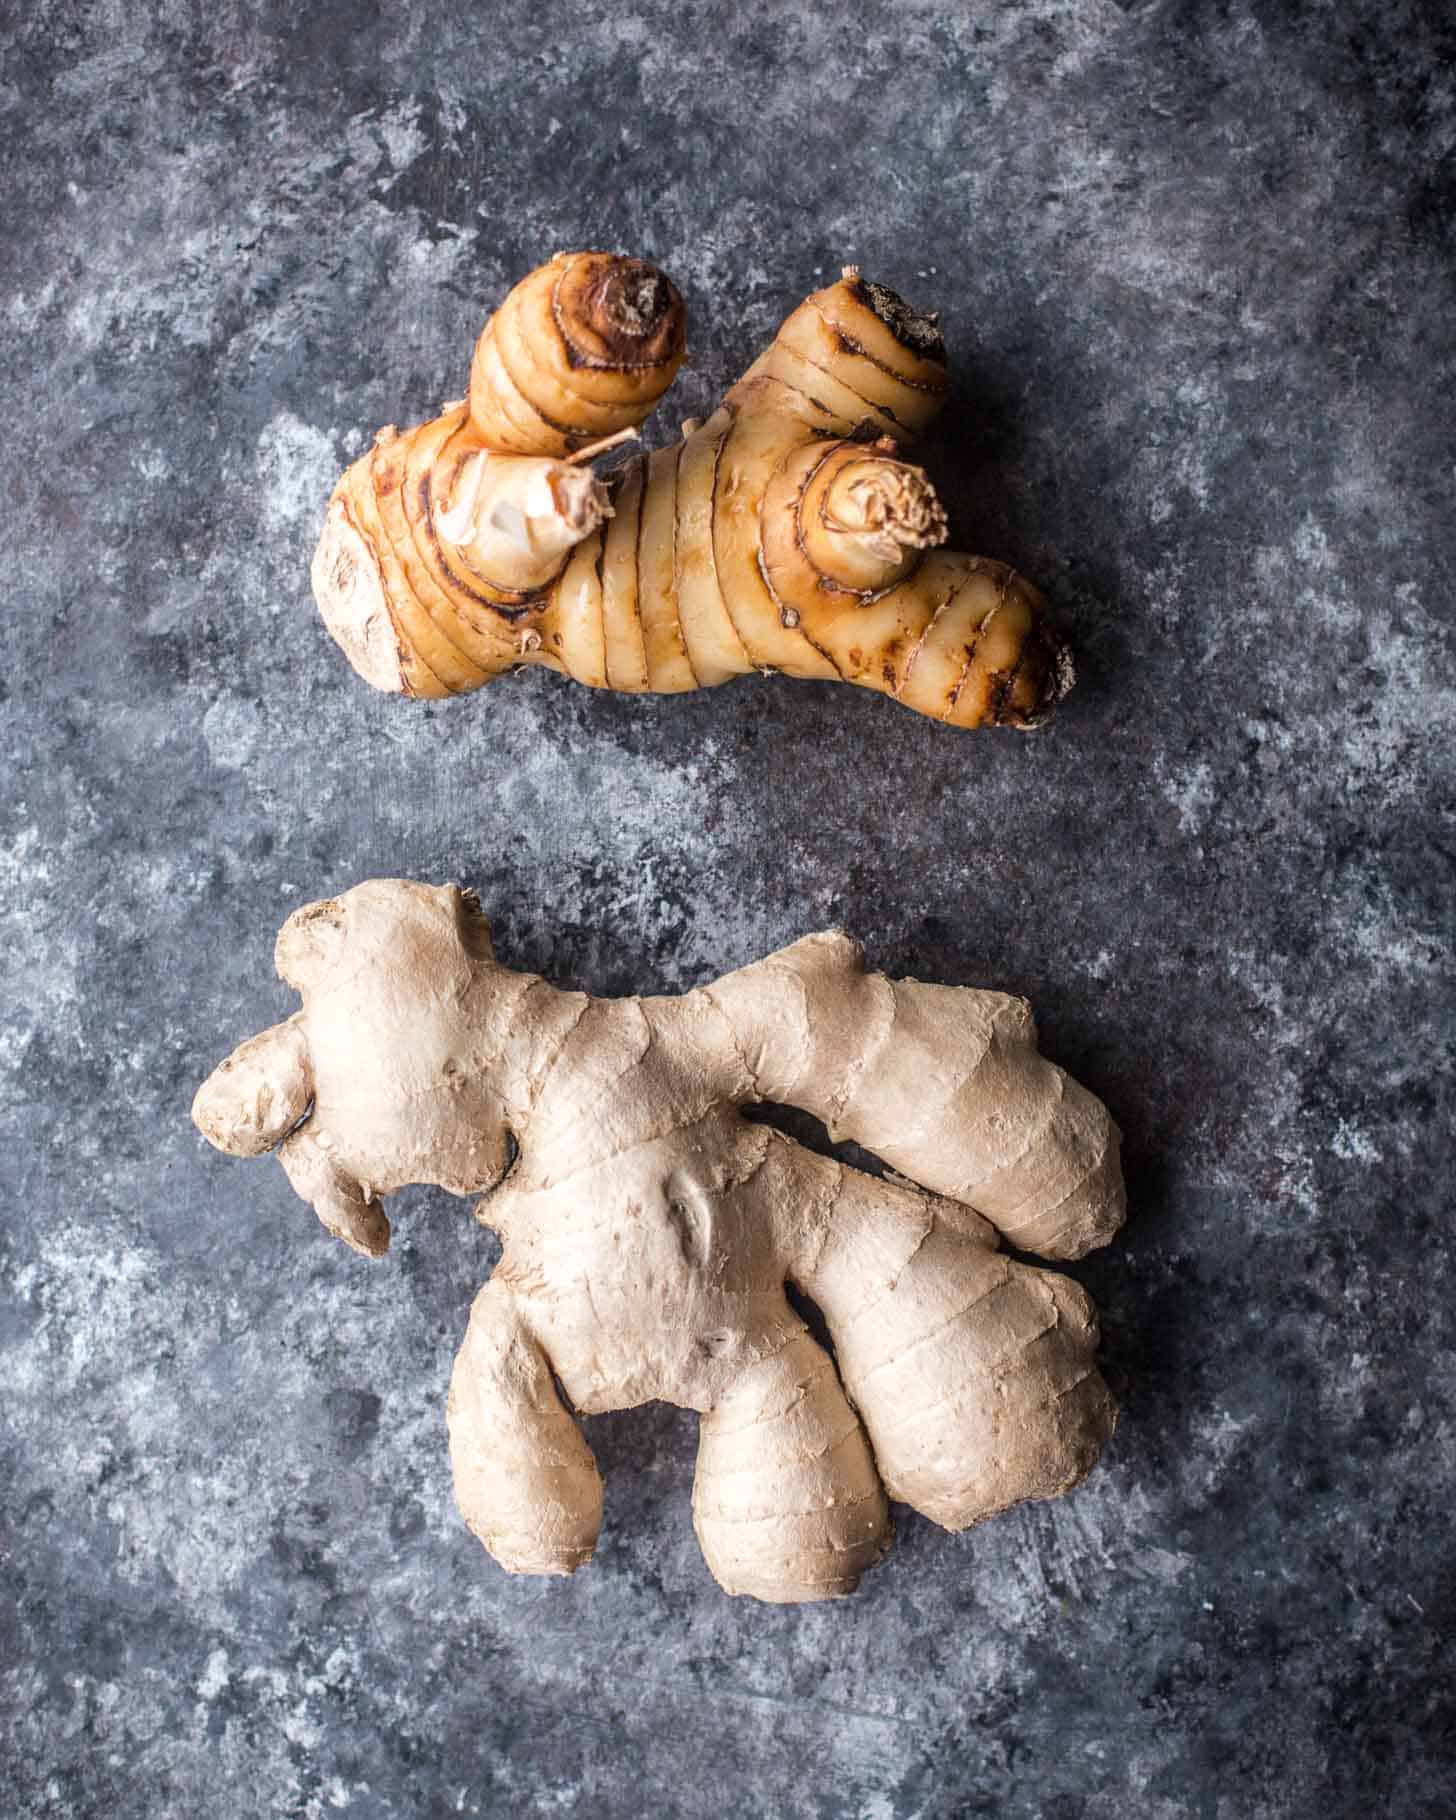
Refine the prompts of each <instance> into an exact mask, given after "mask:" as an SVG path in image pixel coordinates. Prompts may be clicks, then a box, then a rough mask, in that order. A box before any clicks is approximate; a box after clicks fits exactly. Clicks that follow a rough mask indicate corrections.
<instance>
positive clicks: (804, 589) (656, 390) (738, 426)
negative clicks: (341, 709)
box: [313, 254, 1072, 727]
mask: <svg viewBox="0 0 1456 1820" xmlns="http://www.w3.org/2000/svg"><path fill="white" fill-rule="evenodd" d="M615 263H616V266H621V267H624V268H630V270H631V271H633V272H639V271H649V272H650V271H651V268H647V267H641V266H640V262H626V261H617V262H615ZM612 269H614V266H613V262H611V261H608V260H607V259H606V256H605V255H601V254H573V255H569V256H566V255H563V256H558V258H557V260H555V261H553V262H552V263H551V264H550V265H548V266H543V267H542V268H541V269H540V270H539V271H537V272H533V273H532V274H531V275H530V276H529V277H528V278H526V279H524V280H522V282H521V283H520V284H519V285H517V286H516V288H515V289H514V290H513V291H512V292H511V293H510V295H509V297H508V298H507V299H506V301H505V303H504V304H503V305H502V306H501V308H500V309H499V310H498V311H497V312H496V314H495V316H494V317H492V319H491V321H490V323H489V324H488V325H487V327H486V330H485V332H484V333H483V334H482V336H481V338H480V342H479V344H478V346H477V351H476V357H475V362H474V365H473V367H472V372H471V390H470V397H469V399H468V400H467V401H463V402H462V403H461V404H459V405H456V406H447V407H446V408H445V410H444V411H443V412H442V414H441V416H439V417H438V418H435V419H432V420H431V421H430V422H428V423H425V424H421V425H418V426H417V427H416V428H414V429H412V430H409V431H407V432H405V434H404V435H403V436H396V434H395V433H394V432H393V431H390V432H387V433H386V435H385V440H384V441H383V442H382V443H381V444H380V445H378V446H376V448H375V449H374V450H372V451H371V452H370V453H369V454H368V455H366V456H364V457H362V458H361V459H360V460H359V461H357V462H356V463H355V464H354V465H353V466H352V467H351V468H350V469H349V470H348V472H347V473H346V474H345V475H344V476H343V478H342V480H341V481H340V482H339V485H338V487H337V488H336V489H335V493H334V497H333V499H332V500H331V502H330V506H329V513H328V517H327V521H326V524H325V528H324V534H323V538H322V540H321V542H320V544H319V548H318V553H317V555H316V557H315V559H314V566H313V582H314V592H315V595H316V597H317V600H318V603H319V608H320V611H321V612H322V614H323V617H324V619H325V621H326V623H327V624H328V626H329V629H330V631H331V632H332V633H333V635H334V637H335V639H336V640H337V641H338V643H339V644H340V646H341V647H342V648H343V650H344V651H345V653H346V654H347V655H348V657H349V660H350V662H351V663H352V664H353V665H354V667H355V669H356V670H357V671H358V672H359V674H360V675H362V676H363V677H364V678H365V679H366V680H367V681H368V682H370V683H372V684H373V685H374V686H375V687H376V688H383V689H395V690H399V691H401V692H403V693H404V694H407V695H415V696H434V697H438V696H445V695H455V694H461V693H464V692H466V691H469V690H472V689H476V688H479V687H480V686H481V685H482V684H484V683H486V682H489V681H490V680H491V679H492V678H493V677H495V676H499V675H501V674H503V673H505V672H507V671H509V670H513V669H516V668H519V667H520V666H522V665H526V664H542V665H545V666H547V667H549V668H551V669H554V670H558V671H560V672H562V673H563V674H566V675H569V676H571V677H574V678H575V679H576V680H577V681H578V682H582V683H585V684H587V685H588V686H589V687H591V688H606V689H616V690H622V691H627V692H631V693H641V692H657V693H668V694H671V693H679V692H682V691H685V690H691V689H698V688H711V687H715V686H716V685H718V684H719V683H723V682H726V681H728V680H729V679H730V678H732V677H735V676H742V675H745V674H748V673H750V672H752V671H763V672H768V671H774V672H781V673H782V674H784V675H787V676H797V677H805V678H810V679H817V680H821V681H843V682H852V683H855V684H857V685H859V686H861V687H863V688H868V689H874V690H877V691H878V692H880V693H881V694H885V695H888V696H890V697H891V698H892V699H894V700H895V701H898V702H901V703H903V704H904V705H905V706H906V707H909V708H913V709H915V710H916V711H917V712H919V713H921V714H926V715H929V716H931V717H932V718H934V719H937V720H940V721H943V722H945V723H946V724H948V725H951V726H957V727H977V726H986V725H1010V726H1016V727H1031V726H1035V725H1037V724H1039V723H1040V722H1041V721H1042V720H1044V719H1045V718H1046V716H1047V715H1048V714H1049V713H1050V712H1051V710H1052V709H1053V708H1054V707H1055V705H1056V702H1057V701H1058V700H1059V699H1060V697H1061V696H1062V695H1063V694H1065V692H1066V690H1067V689H1068V688H1069V687H1070V686H1071V682H1072V670H1071V665H1070V660H1069V659H1068V657H1067V654H1066V651H1065V648H1064V647H1063V646H1062V644H1061V642H1060V640H1059V639H1058V638H1057V637H1056V635H1055V634H1054V633H1053V632H1052V630H1051V628H1050V627H1049V625H1048V623H1047V622H1046V620H1045V619H1044V617H1043V615H1042V611H1041V596H1040V594H1039V593H1038V591H1037V589H1036V588H1034V587H1033V586H1032V585H1031V583H1030V582H1028V581H1027V580H1025V579H1024V578H1023V577H1022V576H1019V575H1018V574H1016V572H1015V571H1014V570H1013V569H1011V568H1009V567H1008V566H1007V565H1006V564H1004V563H999V562H993V561H990V560H989V559H987V558H983V557H975V556H963V555H958V554H954V553H950V552H945V551H940V550H936V549H934V547H933V546H935V545H938V544H940V543H941V542H942V541H943V539H944V537H945V535H946V522H945V515H944V512H943V511H942V510H941V507H940V504H939V502H938V501H937V499H936V497H935V492H934V489H933V488H932V486H931V484H930V481H929V479H928V478H927V476H926V475H925V473H924V472H923V470H921V469H920V468H918V467H914V466H912V465H910V464H909V463H907V462H905V461H903V460H901V459H900V457H899V444H900V442H902V441H905V440H907V439H910V438H913V437H914V436H915V435H916V434H917V433H918V432H919V431H920V430H921V429H923V428H924V427H925V425H926V424H927V423H928V422H929V421H930V419H931V418H932V417H933V416H934V415H935V413H936V411H937V410H938V409H939V408H940V405H941V402H942V401H943V399H944V397H945V394H946V389H947V384H948V380H947V374H946V367H945V360H944V351H943V349H942V348H941V347H940V343H939V337H938V334H937V333H936V331H935V330H934V328H933V325H932V324H931V323H930V322H929V320H928V319H927V318H920V317H916V316H915V315H914V314H913V312H910V311H909V310H907V309H906V307H905V306H904V305H903V304H902V303H901V302H900V300H899V299H898V298H895V297H894V296H893V295H892V294H891V293H889V292H886V291H883V290H881V289H880V288H879V287H877V286H874V285H868V284H865V283H864V282H863V281H862V280H861V279H860V276H859V273H858V270H857V268H855V267H846V268H845V273H844V276H843V277H842V278H841V279H840V280H839V281H838V282H837V283H835V284H832V285H829V286H827V287H826V288H825V289H823V290H821V291H817V292H815V293H814V295H813V296H811V297H809V298H807V299H806V300H805V301H804V302H803V303H802V304H801V305H800V306H799V307H798V309H796V310H795V311H793V313H792V314H791V315H790V316H789V317H788V319H787V320H786V321H785V322H784V324H783V325H782V327H781V328H780V330H779V332H778V334H777V336H776V337H775V338H774V340H773V342H772V343H771V344H770V346H769V347H768V348H767V349H766V350H765V352H764V353H763V354H762V355H761V356H760V357H759V359H758V360H757V361H755V362H754V364H753V366H752V367H751V368H750V369H749V371H748V373H747V374H746V375H745V376H744V378H743V379H742V380H740V381H739V383H738V384H737V385H736V386H734V387H733V388H732V390H731V391H730V392H729V393H728V395H727V397H726V398H725V399H724V401H723V403H722V405H721V406H720V407H719V409H718V410H717V411H715V412H714V413H713V415H712V416H711V417H710V418H709V419H708V420H707V421H706V422H705V423H702V424H698V425H690V426H684V437H683V440H682V441H681V442H679V443H678V444H676V445H675V446H674V447H672V448H669V449H661V450H658V451H657V452H655V453H654V454H652V455H651V456H644V457H642V458H640V459H639V460H636V461H634V462H632V463H629V464H628V465H627V466H626V467H625V468H624V469H620V470H618V472H617V473H616V474H615V475H614V476H613V477H612V487H613V493H612V504H611V517H610V522H608V523H606V524H605V525H603V526H600V527H599V526H598V524H597V523H596V521H595V520H594V521H593V523H591V524H585V523H584V522H583V520H582V518H581V516H580V515H577V516H574V517H573V516H571V515H566V516H563V517H561V518H559V519H555V520H548V519H547V518H545V517H541V516H539V515H538V517H537V518H536V519H535V520H533V521H531V523H532V530H531V535H530V536H529V538H527V537H526V536H525V535H524V531H523V530H522V531H521V543H520V547H519V549H518V550H515V551H513V550H512V549H511V547H510V543H509V535H510V529H511V527H523V526H524V525H525V524H526V522H527V518H526V517H525V516H523V515H522V513H521V512H519V511H517V510H515V509H514V508H508V509H507V510H506V511H505V512H504V513H503V514H500V515H498V516H497V518H496V519H495V521H494V522H492V521H491V519H490V517H489V515H480V516H477V518H475V519H470V518H469V515H468V514H462V513H460V512H459V511H458V510H454V509H452V507H451V505H450V501H451V500H452V498H454V497H456V496H457V495H458V494H459V492H460V490H461V488H462V486H463V485H465V484H467V482H468V477H469V474H470V472H471V471H472V470H471V469H470V464H471V463H472V462H475V463H478V460H479V457H480V454H481V452H482V451H484V450H495V451H498V452H497V453H496V454H495V455H494V456H493V457H492V462H493V465H492V467H491V470H490V471H491V473H492V475H493V476H494V478H493V480H492V485H493V486H495V487H496V488H498V489H502V490H509V482H508V480H507V479H506V478H505V476H506V474H507V472H508V468H509V464H510V463H512V462H513V461H522V462H524V461H527V460H533V461H534V462H535V465H536V466H538V467H550V468H554V469H556V470H560V468H561V466H562V464H561V462H560V461H559V460H556V461H551V462H546V461H543V459H542V458H544V457H559V456H561V455H563V454H565V453H567V452H568V451H570V450H572V449H579V450H580V453H581V454H582V456H586V455H588V454H589V453H590V448H582V447H581V445H582V444H584V443H586V442H587V439H588V438H589V437H592V436H596V435H600V434H602V433H610V432H611V431H613V430H620V429H621V427H622V426H624V425H635V424H636V423H638V422H640V421H641V419H642V417H643V416H645V414H646V412H647V411H648V410H649V409H651V407H652V404H653V403H654V402H655V401H656V399H657V398H658V397H659V396H660V395H661V392H662V390H663V389H664V388H665V386H666V384H667V383H668V381H669V380H670V378H671V376H672V374H673V373H674V372H675V371H676V366H677V361H678V359H680V358H681V355H680V351H672V352H670V353H668V354H666V355H664V357H663V359H662V360H660V361H659V362H658V363H657V364H655V365H641V366H633V365H631V364H630V363H629V364H628V365H626V366H619V367H615V368H612V367H610V366H609V365H607V364H606V363H607V354H606V353H605V352H602V351H601V350H602V348H604V347H605V344H601V346H600V347H599V344H598V343H597V342H595V341H592V339H591V337H590V335H588V334H587V333H586V331H584V330H582V331H578V332H577V334H578V340H580V341H581V342H582V346H583V348H585V347H586V346H587V345H588V344H589V345H590V346H591V347H593V348H598V355H599V358H600V361H601V362H602V364H599V365H592V364H590V361H589V359H588V356H587V355H586V354H585V353H584V352H582V351H580V350H576V348H575V344H574V343H573V342H572V341H571V339H570V337H568V336H567V335H565V334H564V332H563V330H562V327H561V320H562V318H563V314H564V313H566V312H567V311H568V308H569V306H571V305H572V304H573V301H574V300H575V302H576V303H578V304H580V305H581V307H582V308H585V306H586V304H587V303H588V302H589V301H590V299H591V297H592V296H594V295H595V293H593V292H591V291H590V288H589V287H587V286H585V284H584V282H583V281H580V275H581V274H583V273H588V274H589V273H594V272H610V270H612ZM657 278H658V279H659V280H660V282H661V284H662V285H664V286H666V283H667V281H666V280H665V279H660V275H657ZM656 281H657V280H654V282H656ZM644 282H645V281H644ZM628 289H629V291H630V286H628ZM670 290H671V287H670V286H668V287H667V290H666V291H663V292H661V293H660V294H659V293H658V292H657V291H651V292H650V295H651V296H652V297H656V298H659V300H661V298H665V297H666V296H667V294H668V292H670ZM672 295H673V296H674V298H675V293H673V294H672ZM673 320H674V321H675V320H676V319H675V318H674V319H673ZM647 347H650V348H653V349H657V348H663V349H672V350H677V344H676V343H675V342H672V341H671V340H670V338H669V337H668V331H667V329H666V328H664V329H663V330H662V331H661V332H660V333H659V334H658V335H657V338H656V339H655V340H652V341H649V342H647V343H644V348H647ZM592 358H597V356H593V357H592ZM572 359H576V360H578V361H587V362H588V363H587V364H585V365H578V366H576V367H573V366H572V365H571V361H572ZM512 375H514V376H515V377H514V378H513V377H512ZM525 391H531V392H532V394H533V396H534V398H535V401H536V402H535V404H530V403H528V401H527V399H526V397H525ZM542 411H545V412H546V413H547V415H546V416H542V415H541V412H542ZM521 490H522V491H524V483H522V488H521ZM602 515H603V514H601V513H599V514H598V517H601V516H602ZM467 522H468V523H470V524H471V525H472V527H473V528H474V529H476V530H479V531H480V532H481V533H482V535H481V536H477V537H476V540H475V541H474V542H473V543H472V542H468V541H462V538H461V533H460V527H461V526H462V525H464V524H465V523H467ZM482 537H483V541H482Z"/></svg>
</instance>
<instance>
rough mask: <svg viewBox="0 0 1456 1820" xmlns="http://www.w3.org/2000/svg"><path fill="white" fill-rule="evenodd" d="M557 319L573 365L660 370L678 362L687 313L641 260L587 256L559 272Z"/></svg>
mask: <svg viewBox="0 0 1456 1820" xmlns="http://www.w3.org/2000/svg"><path fill="white" fill-rule="evenodd" d="M556 308H557V320H558V322H559V323H560V326H561V332H562V334H563V336H564V337H565V339H566V345H567V349H568V351H569V353H570V355H571V358H572V361H573V363H574V364H576V365H579V366H591V367H600V368H605V369H607V370H609V371H612V370H616V369H626V368H643V367H660V366H665V365H666V364H667V363H668V362H669V361H677V360H679V359H681V357H682V353H683V346H684V341H685V338H686V333H687V311H686V309H685V307H684V304H683V300H682V298H681V296H680V295H679V294H678V290H677V287H676V285H674V284H673V282H672V280H671V279H670V278H669V277H668V276H667V274H666V273H665V272H662V271H659V270H658V268H657V267H656V266H655V265H649V264H648V262H647V261H646V260H645V259H630V258H627V257H626V256H624V255H622V254H618V253H587V254H585V255H583V256H582V257H581V258H580V259H577V260H575V261H573V262H572V263H571V264H570V265H569V266H568V267H567V269H566V271H565V272H564V273H563V274H562V278H561V283H560V286H559V287H558V290H557V296H556Z"/></svg>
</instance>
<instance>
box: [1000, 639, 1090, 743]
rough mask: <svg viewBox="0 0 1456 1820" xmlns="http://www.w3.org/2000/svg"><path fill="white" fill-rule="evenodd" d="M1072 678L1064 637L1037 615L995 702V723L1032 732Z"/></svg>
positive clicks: (1074, 677)
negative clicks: (998, 698) (1036, 619)
mask: <svg viewBox="0 0 1456 1820" xmlns="http://www.w3.org/2000/svg"><path fill="white" fill-rule="evenodd" d="M1076 681H1077V668H1076V665H1075V664H1074V663H1073V661H1072V653H1071V651H1070V649H1069V648H1068V646H1067V643H1066V641H1065V640H1064V639H1063V638H1062V636H1061V634H1060V633H1059V632H1057V631H1056V630H1055V629H1054V628H1053V627H1052V626H1051V625H1050V624H1049V623H1048V622H1047V621H1046V620H1044V619H1038V621H1037V623H1036V624H1035V625H1034V626H1033V627H1032V629H1031V631H1030V632H1028V633H1027V636H1026V645H1025V647H1024V648H1023V650H1022V654H1021V659H1020V661H1019V663H1018V664H1017V666H1016V668H1015V670H1014V671H1013V672H1012V673H1011V676H1010V678H1009V679H1008V683H1007V686H1006V688H1005V691H1004V693H1003V695H1002V697H1001V699H1000V700H999V701H998V702H997V704H996V714H995V721H996V725H997V726H1001V727H1016V728H1018V729H1019V730H1020V731H1021V732H1023V733H1033V732H1035V731H1036V729H1037V728H1038V727H1044V726H1045V725H1046V724H1047V722H1048V721H1049V720H1050V719H1051V717H1052V715H1053V714H1055V713H1056V710H1057V704H1058V703H1059V702H1060V701H1061V700H1062V699H1063V697H1064V696H1066V695H1068V694H1069V693H1070V692H1071V690H1072V688H1073V687H1074V685H1075V684H1076Z"/></svg>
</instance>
